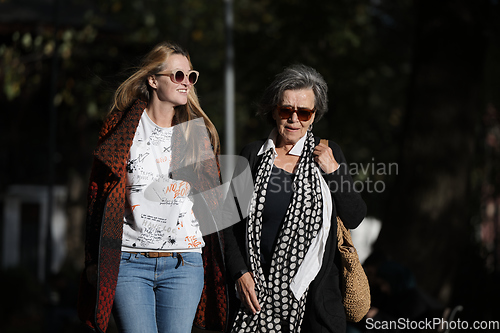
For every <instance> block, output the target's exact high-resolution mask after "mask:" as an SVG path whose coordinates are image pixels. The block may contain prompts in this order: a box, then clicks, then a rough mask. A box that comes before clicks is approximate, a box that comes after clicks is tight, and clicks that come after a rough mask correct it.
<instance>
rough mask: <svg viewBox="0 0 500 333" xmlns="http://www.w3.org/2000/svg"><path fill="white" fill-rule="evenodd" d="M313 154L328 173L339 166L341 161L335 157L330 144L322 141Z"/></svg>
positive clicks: (322, 168)
mask: <svg viewBox="0 0 500 333" xmlns="http://www.w3.org/2000/svg"><path fill="white" fill-rule="evenodd" d="M313 155H314V160H315V161H316V163H318V165H319V167H320V168H321V170H323V172H325V173H327V174H328V173H332V172H334V171H335V170H337V169H338V168H339V163H338V162H337V161H336V160H335V157H333V152H332V149H331V148H330V147H329V146H328V145H326V144H324V143H320V144H319V145H317V146H316V147H315V148H314V151H313Z"/></svg>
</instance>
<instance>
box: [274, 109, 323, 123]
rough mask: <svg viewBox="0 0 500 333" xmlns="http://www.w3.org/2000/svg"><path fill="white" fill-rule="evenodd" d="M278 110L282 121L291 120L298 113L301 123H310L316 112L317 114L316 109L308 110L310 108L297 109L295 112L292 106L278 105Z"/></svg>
mask: <svg viewBox="0 0 500 333" xmlns="http://www.w3.org/2000/svg"><path fill="white" fill-rule="evenodd" d="M276 109H277V110H278V115H279V116H280V117H281V119H288V118H290V117H291V116H292V115H293V113H294V112H296V113H297V118H299V120H300V121H308V120H309V119H311V117H312V115H313V114H314V112H316V109H312V110H311V109H308V108H297V110H295V109H294V108H292V107H291V106H283V105H277V106H276Z"/></svg>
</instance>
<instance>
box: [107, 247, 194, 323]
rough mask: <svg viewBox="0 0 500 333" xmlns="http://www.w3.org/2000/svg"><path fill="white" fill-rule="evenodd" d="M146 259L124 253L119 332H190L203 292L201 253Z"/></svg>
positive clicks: (118, 295) (115, 312)
mask: <svg viewBox="0 0 500 333" xmlns="http://www.w3.org/2000/svg"><path fill="white" fill-rule="evenodd" d="M181 255H182V259H184V265H183V264H182V260H180V259H181V258H180V257H179V256H178V254H177V253H174V254H173V256H172V257H162V258H146V257H144V256H143V255H141V254H138V253H134V254H132V253H128V252H122V257H121V262H120V272H119V274H118V283H117V286H116V294H115V301H114V305H113V316H114V318H115V322H116V324H117V326H118V330H119V331H120V332H125V333H142V332H144V333H156V332H165V333H167V332H168V333H190V332H191V328H192V326H193V320H194V316H195V314H196V308H197V307H198V303H199V301H200V297H201V292H202V290H203V260H202V258H201V254H200V253H190V252H185V253H182V254H181Z"/></svg>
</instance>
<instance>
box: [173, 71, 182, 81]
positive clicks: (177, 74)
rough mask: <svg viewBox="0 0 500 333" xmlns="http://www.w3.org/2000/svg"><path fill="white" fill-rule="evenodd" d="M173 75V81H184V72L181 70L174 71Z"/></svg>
mask: <svg viewBox="0 0 500 333" xmlns="http://www.w3.org/2000/svg"><path fill="white" fill-rule="evenodd" d="M173 75H174V81H175V82H176V83H181V82H182V81H184V73H183V72H182V71H177V72H174V73H173Z"/></svg>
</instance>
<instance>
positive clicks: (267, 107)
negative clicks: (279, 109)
mask: <svg viewBox="0 0 500 333" xmlns="http://www.w3.org/2000/svg"><path fill="white" fill-rule="evenodd" d="M300 89H312V91H313V92H314V107H315V108H316V116H315V118H314V122H317V121H318V120H320V119H321V117H323V115H324V114H325V113H326V112H327V111H328V85H327V84H326V82H325V79H323V76H321V74H320V73H318V72H317V71H316V70H315V69H314V68H312V67H309V66H306V65H302V64H297V65H292V66H290V67H287V68H285V69H284V70H283V72H281V73H279V74H277V75H276V76H275V78H274V81H273V82H272V83H271V84H270V85H269V86H268V87H267V88H266V90H264V94H263V96H262V98H261V100H260V103H259V106H258V107H259V108H258V111H257V115H259V116H262V117H265V118H266V119H267V120H268V121H269V122H270V123H271V124H275V121H274V120H273V111H274V108H275V107H276V105H278V104H280V103H281V102H282V101H283V94H284V92H285V90H300Z"/></svg>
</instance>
